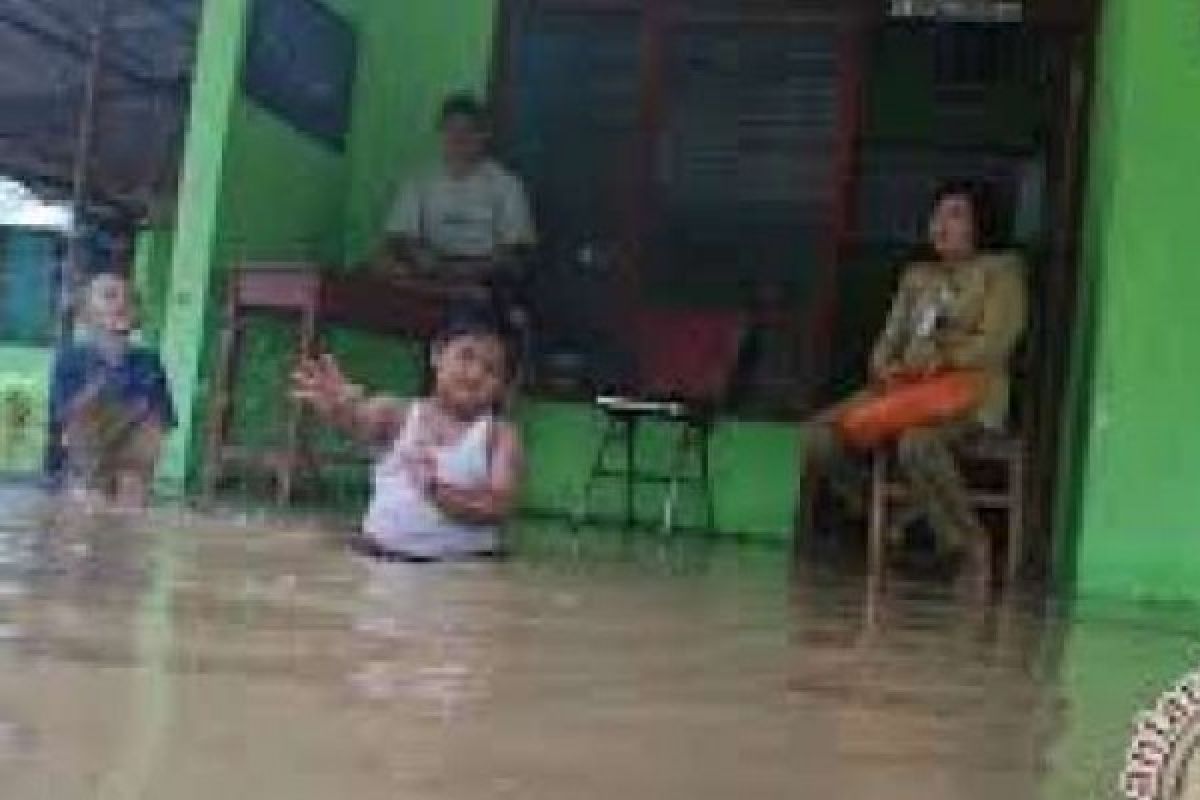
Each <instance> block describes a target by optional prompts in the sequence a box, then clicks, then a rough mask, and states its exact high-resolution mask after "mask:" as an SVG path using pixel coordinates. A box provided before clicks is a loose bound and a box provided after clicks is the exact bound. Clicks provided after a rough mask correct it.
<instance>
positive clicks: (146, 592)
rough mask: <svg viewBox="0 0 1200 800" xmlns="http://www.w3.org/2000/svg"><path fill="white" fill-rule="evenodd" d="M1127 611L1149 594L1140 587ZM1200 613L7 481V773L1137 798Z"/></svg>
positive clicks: (220, 781) (206, 791)
mask: <svg viewBox="0 0 1200 800" xmlns="http://www.w3.org/2000/svg"><path fill="white" fill-rule="evenodd" d="M1119 611H1120V610H1119ZM1198 640H1200V636H1196V635H1195V634H1194V632H1193V628H1192V625H1191V622H1190V618H1189V617H1188V616H1187V615H1186V614H1184V615H1180V614H1175V613H1171V614H1166V613H1162V614H1149V615H1147V613H1143V612H1140V611H1139V612H1137V613H1133V612H1132V611H1130V612H1129V613H1118V611H1114V613H1111V614H1100V615H1097V616H1093V617H1091V618H1072V617H1071V616H1070V615H1068V614H1066V613H1064V612H1063V611H1061V610H1056V606H1055V604H1054V603H1053V602H1050V601H1048V600H1045V599H1043V598H1037V597H1029V596H1022V597H1015V598H1011V599H1010V600H1008V601H1007V602H1004V603H1001V604H998V605H996V606H994V607H989V608H985V609H979V608H967V607H964V606H963V605H962V604H961V603H959V602H958V601H957V600H955V598H954V596H953V595H952V594H951V593H950V592H949V591H948V590H945V589H942V588H940V587H937V586H934V585H927V584H919V583H904V582H893V583H891V584H889V586H888V587H886V590H883V589H879V590H875V587H872V590H868V587H867V586H866V585H865V583H864V581H863V580H862V578H861V577H860V576H857V575H854V574H852V573H841V572H836V571H827V570H821V569H818V568H816V567H809V566H796V565H795V564H793V563H792V559H791V558H790V557H789V555H788V553H787V552H786V551H784V550H782V549H780V548H775V547H770V546H764V545H745V544H743V545H718V544H716V543H713V542H711V541H702V540H696V539H689V538H686V537H679V538H675V539H662V538H658V537H653V536H646V535H643V536H634V537H628V536H623V535H621V534H618V533H614V532H611V531H592V532H588V533H585V534H583V535H579V536H576V535H572V534H570V533H568V532H567V531H565V530H561V529H559V528H557V527H556V526H554V525H553V524H548V523H538V524H528V525H525V526H523V527H522V528H521V529H520V530H519V531H518V534H517V536H516V546H515V555H514V556H513V557H512V558H511V559H509V560H507V561H505V562H501V563H488V564H459V565H404V564H380V563H375V562H370V561H366V560H364V559H362V558H360V557H357V556H352V555H350V554H348V552H347V551H346V549H345V548H344V547H343V546H341V543H340V541H339V534H337V533H336V532H335V531H334V530H332V529H331V528H329V527H327V526H317V525H314V524H312V523H310V522H299V521H293V522H290V523H281V522H279V521H271V520H268V519H266V518H265V517H229V518H225V519H222V520H216V519H202V518H198V517H194V516H186V517H185V516H183V515H177V514H170V513H166V512H160V513H156V514H154V515H151V517H149V518H147V519H145V520H142V521H140V522H137V523H134V522H130V521H128V520H122V519H119V518H115V517H103V518H93V519H90V520H84V521H79V520H76V521H74V522H71V523H70V524H64V523H63V522H62V521H61V520H51V519H50V518H49V517H48V515H47V511H46V509H45V507H44V506H43V505H42V503H41V502H40V501H38V500H37V499H36V498H34V497H32V496H30V495H27V494H25V493H14V492H7V493H0V797H2V798H6V799H7V798H13V799H14V800H17V799H18V798H19V799H20V800H25V799H26V798H29V800H77V799H78V800H84V798H87V799H88V800H91V799H92V798H101V799H102V800H109V799H110V798H111V799H112V800H118V799H120V800H126V799H130V800H131V799H132V798H139V799H141V798H144V799H145V800H192V799H193V798H195V799H196V800H199V799H200V798H205V800H208V799H209V798H222V800H242V799H243V798H246V799H247V800H250V799H251V798H254V799H255V800H258V799H260V798H287V799H288V800H308V799H309V798H312V799H313V800H318V799H320V800H325V799H326V798H343V797H344V798H355V799H356V800H373V799H374V798H389V800H391V799H393V798H431V799H439V800H440V799H441V798H447V799H451V798H453V799H458V798H462V799H463V800H468V799H470V800H474V799H475V798H481V799H482V798H510V797H511V798H522V799H523V800H540V799H542V798H545V799H547V800H550V799H551V798H552V799H553V800H568V799H570V798H579V799H580V800H590V799H591V798H596V800H600V799H601V798H655V799H656V800H674V799H675V798H679V799H680V800H683V799H684V798H686V800H703V799H704V798H714V799H715V798H722V799H723V798H734V797H737V798H839V799H841V800H859V799H860V798H861V799H862V800H873V799H874V798H888V799H889V800H906V799H907V798H913V800H941V799H942V798H964V799H966V798H972V799H975V798H978V799H979V800H987V799H988V798H995V799H996V800H1001V799H1003V800H1009V799H1010V798H1033V797H1048V798H1054V800H1058V799H1059V798H1061V799H1062V800H1069V799H1073V798H1078V797H1112V796H1115V794H1114V787H1115V780H1116V776H1117V774H1118V773H1119V771H1120V768H1121V763H1120V758H1121V755H1122V751H1123V749H1124V746H1125V741H1124V738H1125V736H1126V731H1127V728H1128V722H1129V718H1130V716H1131V715H1132V713H1133V711H1134V710H1136V709H1137V708H1139V707H1141V706H1145V705H1149V704H1150V703H1152V702H1153V699H1154V695H1155V694H1156V693H1157V691H1159V690H1160V689H1162V688H1165V685H1166V684H1167V683H1169V682H1170V681H1171V680H1173V679H1174V677H1175V676H1176V675H1177V674H1178V673H1179V672H1180V671H1182V670H1183V669H1186V668H1187V667H1188V666H1189V665H1190V661H1191V659H1192V658H1193V657H1195V656H1197V655H1200V651H1198V649H1197V646H1196V643H1197V641H1198Z"/></svg>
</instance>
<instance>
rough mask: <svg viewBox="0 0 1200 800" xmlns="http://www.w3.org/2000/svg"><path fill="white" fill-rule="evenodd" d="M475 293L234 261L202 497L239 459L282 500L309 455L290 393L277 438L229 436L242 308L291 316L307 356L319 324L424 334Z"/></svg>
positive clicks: (367, 273) (385, 277) (395, 277)
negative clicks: (267, 479) (264, 443)
mask: <svg viewBox="0 0 1200 800" xmlns="http://www.w3.org/2000/svg"><path fill="white" fill-rule="evenodd" d="M480 296H481V290H480V288H479V286H478V285H477V284H474V283H469V282H466V281H462V280H455V281H435V280H430V279H428V278H421V277H416V276H413V275H406V274H402V273H398V272H392V273H385V272H383V271H381V270H372V269H362V270H336V269H329V268H323V267H321V266H319V265H316V264H294V263H283V264H281V263H252V264H244V265H242V266H239V267H236V268H234V269H233V270H232V274H231V275H230V278H229V286H228V290H227V292H226V300H225V314H224V320H223V324H222V328H221V332H220V338H219V342H218V351H217V364H216V377H215V384H214V398H215V400H214V402H213V404H212V407H211V412H210V416H209V424H208V427H207V431H206V442H205V463H204V470H203V484H202V493H203V496H204V497H205V498H207V499H211V497H212V496H213V494H214V493H215V491H216V489H217V486H218V485H219V483H220V482H221V480H222V478H223V477H224V475H225V474H226V471H227V469H228V467H229V466H231V465H233V464H240V465H243V466H246V467H250V468H255V469H259V470H264V471H267V472H269V473H271V474H273V476H274V478H275V487H276V501H277V502H278V503H279V504H280V505H286V504H288V503H290V502H291V498H292V493H293V489H294V484H295V476H296V473H297V471H298V469H299V468H301V467H302V466H308V467H310V468H312V469H315V459H313V458H312V457H311V456H310V455H309V454H308V453H307V450H306V448H304V447H302V442H301V427H302V424H303V419H304V411H303V409H302V408H300V407H299V405H298V404H296V403H294V402H293V401H291V399H290V398H281V405H282V407H283V408H284V439H283V442H282V443H281V444H280V445H278V446H270V447H256V446H253V445H238V444H235V443H232V442H230V441H229V427H230V421H231V418H232V412H233V408H234V405H235V401H236V399H235V397H234V396H233V395H234V387H235V386H236V385H237V369H238V366H239V355H240V350H241V339H242V335H243V333H244V332H245V326H246V321H247V317H248V315H249V314H250V313H252V312H266V313H270V314H275V315H283V316H287V317H291V318H294V319H297V320H298V323H299V324H298V327H297V349H298V352H300V353H302V354H306V355H313V354H315V353H316V352H317V350H318V338H319V328H320V327H321V326H322V325H326V324H329V325H338V326H344V327H350V328H355V329H358V330H364V331H369V332H372V333H382V334H387V335H394V336H403V337H407V338H416V339H422V340H428V339H430V338H431V337H432V336H434V335H435V333H436V332H437V330H438V327H439V326H440V325H441V321H442V319H443V317H444V316H445V314H446V311H447V309H448V308H449V307H450V306H451V305H453V304H455V303H458V302H463V301H466V300H473V299H477V298H479V297H480Z"/></svg>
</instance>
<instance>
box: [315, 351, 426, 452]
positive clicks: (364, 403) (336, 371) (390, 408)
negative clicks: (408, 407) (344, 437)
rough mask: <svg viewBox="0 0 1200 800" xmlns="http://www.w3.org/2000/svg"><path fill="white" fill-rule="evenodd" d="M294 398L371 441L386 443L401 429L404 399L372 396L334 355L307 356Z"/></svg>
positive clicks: (351, 432) (347, 431)
mask: <svg viewBox="0 0 1200 800" xmlns="http://www.w3.org/2000/svg"><path fill="white" fill-rule="evenodd" d="M292 397H294V398H295V399H296V400H298V401H300V402H301V403H304V404H306V405H308V406H309V407H310V408H312V409H313V411H315V412H316V413H317V415H318V416H319V417H321V419H323V420H325V421H326V422H328V423H329V424H330V425H333V426H335V427H337V428H340V429H341V430H343V431H345V432H346V433H348V434H350V435H351V436H353V437H354V438H356V439H359V440H360V441H363V442H365V443H367V444H376V445H378V444H386V443H387V442H390V441H391V440H392V439H393V438H395V437H396V435H397V434H398V433H399V431H400V426H401V424H402V423H403V420H404V413H405V412H404V408H405V404H404V402H403V401H401V400H398V399H396V398H392V397H385V396H382V395H380V396H377V397H368V396H367V394H366V392H365V390H364V389H363V388H362V387H361V386H357V385H355V384H352V383H350V382H349V381H348V380H346V376H345V375H343V374H342V370H341V367H339V366H338V363H337V361H336V360H335V359H334V357H333V356H331V355H328V354H326V355H322V356H321V357H320V358H306V359H304V360H302V361H301V362H300V364H299V366H297V368H296V371H295V372H294V373H293V374H292Z"/></svg>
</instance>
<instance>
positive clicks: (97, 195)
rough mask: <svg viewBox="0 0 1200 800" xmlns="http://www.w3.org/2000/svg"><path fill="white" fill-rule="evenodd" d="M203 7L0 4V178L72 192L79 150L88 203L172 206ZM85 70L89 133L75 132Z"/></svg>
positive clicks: (34, 0) (26, 0) (129, 0)
mask: <svg viewBox="0 0 1200 800" xmlns="http://www.w3.org/2000/svg"><path fill="white" fill-rule="evenodd" d="M199 4H200V0H2V2H0V174H7V175H11V176H13V177H16V178H18V179H20V180H22V181H24V182H26V183H28V184H30V185H32V186H40V187H46V188H52V189H58V190H61V191H62V193H63V194H64V195H67V194H69V193H70V190H71V185H72V182H73V178H75V177H77V172H76V169H75V167H76V164H77V163H78V161H79V159H80V157H81V155H84V154H86V155H87V163H88V170H87V176H88V177H87V181H86V183H87V197H88V201H89V204H91V205H100V206H105V207H107V208H109V209H114V210H119V211H120V212H122V214H123V215H134V216H138V217H142V216H147V215H153V214H155V213H156V211H157V210H158V209H160V208H163V207H165V206H166V205H167V204H169V203H170V202H171V200H172V198H173V195H174V186H175V181H176V173H177V171H178V154H179V151H180V146H181V139H182V132H183V126H184V123H185V116H186V113H185V112H186V103H187V96H188V89H189V82H190V76H191V70H192V63H193V53H194V43H195V38H196V27H197V18H198V13H199ZM97 52H98V53H99V56H98V57H96V53H97ZM89 74H92V75H94V76H96V79H95V81H94V85H95V87H96V91H95V93H94V95H93V97H94V104H93V108H94V115H93V116H92V119H93V120H94V128H93V135H92V136H91V137H87V136H81V123H82V120H83V119H84V118H85V116H87V115H88V114H87V111H86V109H87V108H88V104H87V102H86V100H87V97H88V95H89V92H88V85H89ZM85 139H90V142H91V144H90V146H84V145H83V144H82V143H83V141H84V140H85ZM89 151H90V152H89Z"/></svg>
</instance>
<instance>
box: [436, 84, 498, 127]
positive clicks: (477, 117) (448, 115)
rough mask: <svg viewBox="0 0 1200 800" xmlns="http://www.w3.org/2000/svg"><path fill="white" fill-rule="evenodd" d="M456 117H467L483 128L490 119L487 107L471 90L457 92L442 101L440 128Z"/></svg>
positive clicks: (438, 119) (439, 118)
mask: <svg viewBox="0 0 1200 800" xmlns="http://www.w3.org/2000/svg"><path fill="white" fill-rule="evenodd" d="M454 117H465V118H466V119H469V120H470V121H471V122H472V124H474V125H475V127H476V128H481V129H482V128H484V127H486V126H487V121H488V113H487V109H486V108H484V106H483V103H481V102H480V101H479V98H478V97H476V96H475V95H474V94H472V93H471V92H455V93H453V94H451V95H449V96H448V97H447V98H446V99H445V100H443V101H442V108H441V111H439V112H438V118H437V123H438V128H439V129H440V128H444V127H445V126H446V123H447V122H449V121H450V120H451V119H453V118H454Z"/></svg>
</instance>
